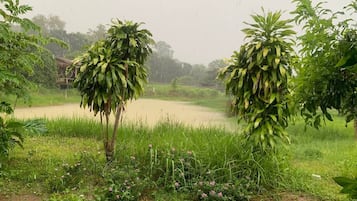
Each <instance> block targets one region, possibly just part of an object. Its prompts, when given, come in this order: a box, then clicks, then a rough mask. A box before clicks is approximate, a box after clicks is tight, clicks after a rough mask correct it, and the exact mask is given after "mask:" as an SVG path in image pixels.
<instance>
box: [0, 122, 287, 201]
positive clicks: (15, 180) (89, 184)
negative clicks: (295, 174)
mask: <svg viewBox="0 0 357 201" xmlns="http://www.w3.org/2000/svg"><path fill="white" fill-rule="evenodd" d="M100 128H101V126H100V125H99V124H97V123H94V122H93V121H90V120H85V119H58V120H50V121H48V129H49V132H48V133H47V134H43V135H30V136H27V137H26V140H25V144H24V145H25V147H24V149H21V148H19V147H16V148H15V149H14V150H13V151H12V152H11V154H10V157H9V159H8V161H6V163H5V165H4V167H3V171H1V175H0V177H1V178H2V179H1V180H0V192H1V194H6V195H8V196H9V195H11V194H13V193H16V194H33V192H34V191H35V192H36V194H37V195H38V196H40V197H42V198H46V197H50V196H54V195H52V193H53V192H59V193H60V195H58V196H60V197H61V196H62V197H63V196H71V195H72V194H75V195H77V196H79V195H81V194H83V195H85V196H86V197H87V198H88V199H89V198H90V197H92V195H93V192H95V191H96V190H98V189H101V188H104V189H107V188H108V187H105V186H106V185H107V184H106V181H105V179H104V178H105V177H106V176H105V175H107V174H114V176H115V175H116V174H120V177H119V179H120V178H121V179H123V180H124V178H125V179H126V180H130V179H131V178H132V177H135V178H136V177H138V178H148V179H149V181H147V180H143V181H145V182H146V183H144V184H145V186H146V187H145V189H147V190H146V191H147V193H146V194H145V195H144V197H145V199H146V200H192V198H193V197H195V196H198V195H197V194H195V192H196V190H189V189H191V188H198V187H197V186H196V183H197V182H199V181H203V182H204V181H205V182H207V183H208V182H212V181H214V182H215V183H217V186H214V188H215V189H216V190H217V192H219V191H224V189H223V184H227V185H228V184H229V183H230V182H234V181H235V182H234V183H232V184H231V185H235V186H236V187H235V188H236V189H235V190H234V191H229V192H228V191H227V190H226V191H227V193H226V191H224V192H225V194H227V195H228V193H235V194H236V195H233V194H232V196H241V195H246V196H249V195H250V194H252V193H253V192H257V191H261V190H263V189H264V188H263V186H266V187H267V188H270V185H276V184H277V183H276V182H278V181H280V179H279V177H274V175H275V176H276V175H280V172H279V171H278V170H279V168H280V166H281V165H284V162H282V163H278V164H276V163H271V162H270V160H265V159H264V158H263V157H259V156H257V155H251V153H250V151H249V149H247V147H245V146H244V144H243V140H242V138H241V137H240V136H237V135H232V134H231V133H227V132H225V131H224V130H220V129H215V128H190V127H184V126H182V125H180V124H175V123H172V122H163V123H161V124H159V125H157V126H156V127H154V128H152V129H150V128H147V127H145V126H143V125H125V126H123V127H121V128H120V130H119V136H118V144H117V150H116V151H117V160H116V162H115V163H113V164H112V166H111V168H109V169H108V167H107V166H105V161H104V153H103V151H102V142H101V141H100V140H99V139H100V138H99V137H98V136H99V135H100ZM279 157H280V156H278V158H279ZM133 158H134V159H133ZM184 161H186V162H184ZM258 161H260V162H258ZM264 161H265V162H264ZM263 163H264V164H265V165H269V166H270V167H269V168H271V170H270V171H269V174H265V173H264V172H263V169H262V168H261V167H260V165H261V164H263ZM66 164H68V165H66ZM76 164H80V165H79V168H80V170H76V168H77V166H76ZM265 167H268V166H265ZM113 169H114V170H115V171H114V173H111V171H112V170H113ZM122 171H123V172H124V173H125V175H122V173H121V172H122ZM256 172H260V175H259V179H260V180H259V181H257V180H256V179H255V178H258V177H256V176H257V175H256ZM67 174H68V175H73V176H66V175H67ZM181 174H183V175H187V176H185V177H181V176H180V175H181ZM74 175H75V176H74ZM281 175H283V173H282V174H281ZM67 177H70V179H68V180H65V179H62V180H61V178H67ZM135 181H136V180H135ZM238 181H239V183H237V182H238ZM175 182H179V183H180V188H178V189H175V188H173V186H174V183H175ZM257 182H258V183H260V184H259V186H261V187H259V189H256V187H258V186H257V184H258V183H257ZM63 183H64V184H65V185H64V184H63ZM218 184H222V185H221V186H218ZM63 185H64V186H63ZM243 185H244V187H243ZM246 185H248V186H249V187H248V186H246ZM20 186H22V187H21V188H20ZM195 186H196V187H195ZM212 188H213V187H212ZM224 188H225V187H224ZM186 189H187V190H186ZM207 193H208V191H207ZM237 193H240V194H241V195H240V194H239V195H238V194H237ZM145 199H144V200H145Z"/></svg>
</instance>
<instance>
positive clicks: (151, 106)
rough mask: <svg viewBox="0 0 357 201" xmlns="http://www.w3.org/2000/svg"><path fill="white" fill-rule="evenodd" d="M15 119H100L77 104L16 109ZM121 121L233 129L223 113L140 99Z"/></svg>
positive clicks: (182, 103)
mask: <svg viewBox="0 0 357 201" xmlns="http://www.w3.org/2000/svg"><path fill="white" fill-rule="evenodd" d="M15 117H16V118H19V119H28V118H48V119H53V118H60V117H68V118H72V117H80V118H97V119H98V120H99V117H94V114H93V113H91V112H90V111H89V110H88V109H83V108H80V107H79V104H66V105H59V106H47V107H29V108H17V109H16V110H15ZM112 118H114V117H112ZM123 119H124V122H130V123H135V122H140V123H144V124H146V125H149V126H153V125H155V124H157V123H158V122H160V121H167V120H170V121H174V122H179V123H182V124H185V125H190V126H194V127H200V126H204V127H208V126H214V127H224V128H227V129H231V128H232V126H233V125H232V124H231V123H230V122H229V121H228V120H227V118H226V117H225V116H224V114H223V113H219V112H216V111H213V110H211V109H208V108H205V107H200V106H195V105H191V104H189V103H187V102H177V101H164V100H153V99H139V100H135V101H133V102H130V103H128V105H127V107H126V111H125V113H124V117H123Z"/></svg>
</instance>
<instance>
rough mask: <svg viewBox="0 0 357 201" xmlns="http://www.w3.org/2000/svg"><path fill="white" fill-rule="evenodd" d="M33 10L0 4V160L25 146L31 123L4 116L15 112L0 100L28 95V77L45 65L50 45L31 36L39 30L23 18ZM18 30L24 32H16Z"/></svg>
mask: <svg viewBox="0 0 357 201" xmlns="http://www.w3.org/2000/svg"><path fill="white" fill-rule="evenodd" d="M30 10H31V7H30V6H28V5H20V3H19V1H15V0H0V33H1V34H0V159H1V158H2V157H3V156H7V155H8V154H9V150H10V148H11V147H13V146H14V145H15V144H18V145H20V146H21V145H22V142H23V137H22V135H21V131H23V129H24V128H26V127H29V125H31V122H28V124H27V126H26V125H25V124H23V123H20V122H17V121H15V120H12V119H8V118H7V117H6V115H3V114H11V113H12V112H13V109H12V108H11V106H10V104H9V103H6V102H4V101H1V97H2V96H7V95H15V96H18V97H23V96H26V95H27V94H28V89H29V86H31V83H30V82H29V81H28V80H27V79H26V75H30V74H32V73H33V66H34V65H37V64H39V63H43V62H42V60H41V53H42V52H44V51H46V50H45V49H44V48H43V46H44V45H45V44H46V42H48V39H45V38H43V37H41V36H39V35H38V34H32V33H33V32H39V30H40V29H39V27H38V26H36V25H35V24H34V23H32V22H31V21H30V20H29V19H23V18H21V17H20V15H22V14H25V13H27V12H28V11H30ZM16 26H17V27H20V28H21V29H19V30H16V31H15V29H14V27H16ZM30 127H31V126H30ZM0 166H1V161H0Z"/></svg>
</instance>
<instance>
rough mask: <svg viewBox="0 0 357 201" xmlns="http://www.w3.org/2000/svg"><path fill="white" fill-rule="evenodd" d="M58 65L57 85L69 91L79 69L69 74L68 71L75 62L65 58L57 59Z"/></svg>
mask: <svg viewBox="0 0 357 201" xmlns="http://www.w3.org/2000/svg"><path fill="white" fill-rule="evenodd" d="M56 63H57V72H58V76H57V81H56V84H57V85H58V86H59V87H60V88H62V89H64V88H65V89H67V88H69V87H70V86H71V85H72V83H73V81H74V79H75V77H76V75H77V69H75V70H74V71H72V72H68V71H67V70H68V68H69V67H70V66H71V65H72V63H73V62H72V60H69V59H66V58H63V57H56Z"/></svg>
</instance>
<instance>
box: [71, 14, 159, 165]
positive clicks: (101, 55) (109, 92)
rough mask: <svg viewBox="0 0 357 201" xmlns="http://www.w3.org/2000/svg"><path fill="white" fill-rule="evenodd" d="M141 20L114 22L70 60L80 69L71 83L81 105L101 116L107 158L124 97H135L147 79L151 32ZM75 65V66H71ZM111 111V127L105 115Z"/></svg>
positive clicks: (108, 159)
mask: <svg viewBox="0 0 357 201" xmlns="http://www.w3.org/2000/svg"><path fill="white" fill-rule="evenodd" d="M140 25H141V23H134V22H131V21H128V22H122V21H119V20H118V21H115V22H113V25H112V26H111V27H110V28H109V30H108V33H107V34H106V37H105V39H104V40H101V41H98V42H96V43H95V44H94V45H93V46H92V47H91V48H89V50H88V51H87V52H86V53H85V54H83V55H82V56H80V57H78V58H76V59H75V61H74V65H79V66H80V68H79V69H80V70H79V73H78V76H77V78H76V79H75V81H74V86H75V87H77V88H78V89H79V91H80V93H81V96H82V100H81V106H82V107H88V108H90V110H92V111H93V112H94V114H95V115H97V114H98V113H99V115H100V117H101V119H102V118H104V119H105V127H104V128H103V143H104V149H105V155H106V158H107V161H108V162H109V161H112V160H113V157H114V151H115V144H116V138H117V130H118V126H119V123H120V119H121V117H122V113H123V112H124V108H125V105H126V103H127V101H128V100H132V99H134V98H137V97H138V96H139V95H140V94H141V93H142V91H143V87H144V83H145V82H146V79H147V74H146V69H145V68H144V63H145V60H146V58H147V57H148V55H149V54H150V53H151V48H150V45H151V44H153V40H152V38H151V36H152V35H151V33H150V32H149V31H148V30H146V29H139V27H140ZM74 67H75V66H74ZM112 112H113V113H114V116H115V120H114V129H113V131H112V132H110V129H109V117H110V114H111V113H112Z"/></svg>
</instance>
